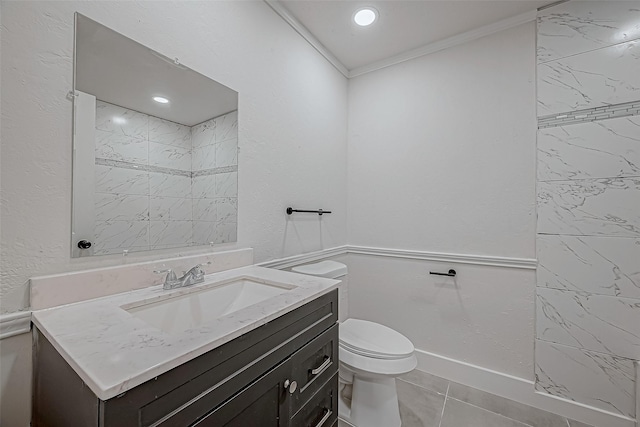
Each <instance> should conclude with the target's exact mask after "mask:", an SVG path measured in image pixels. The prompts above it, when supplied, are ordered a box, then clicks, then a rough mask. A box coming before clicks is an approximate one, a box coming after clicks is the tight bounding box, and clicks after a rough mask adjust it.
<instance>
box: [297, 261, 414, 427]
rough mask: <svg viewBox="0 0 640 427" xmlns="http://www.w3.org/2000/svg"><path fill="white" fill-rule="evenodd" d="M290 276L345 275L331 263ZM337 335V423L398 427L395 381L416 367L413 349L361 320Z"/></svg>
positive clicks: (405, 340)
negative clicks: (338, 375)
mask: <svg viewBox="0 0 640 427" xmlns="http://www.w3.org/2000/svg"><path fill="white" fill-rule="evenodd" d="M291 270H292V271H294V272H296V273H302V274H310V275H314V276H322V277H328V278H338V277H341V276H343V275H345V274H346V273H347V267H346V266H345V265H344V264H341V263H338V262H335V261H322V262H319V263H315V264H308V265H303V266H300V267H294V268H292V269H291ZM339 334H340V346H339V357H340V390H339V391H340V395H339V400H338V415H339V418H340V419H341V420H343V421H346V422H347V423H349V424H351V425H353V426H356V427H400V424H401V422H400V411H399V409H398V395H397V392H396V382H395V378H396V377H397V376H399V375H402V374H406V373H407V372H410V371H412V370H413V369H415V367H416V366H417V364H418V362H417V359H416V355H415V352H414V350H415V348H414V346H413V343H411V341H409V339H408V338H407V337H405V336H404V335H402V334H401V333H399V332H397V331H394V330H393V329H391V328H388V327H386V326H383V325H380V324H379V323H374V322H369V321H366V320H359V319H347V320H345V321H344V322H342V323H341V324H340V332H339Z"/></svg>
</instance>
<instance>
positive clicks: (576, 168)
mask: <svg viewBox="0 0 640 427" xmlns="http://www.w3.org/2000/svg"><path fill="white" fill-rule="evenodd" d="M632 176H635V177H638V176H640V116H634V117H626V118H620V119H611V120H603V121H598V122H591V123H582V124H576V125H571V126H561V127H554V128H546V129H540V130H539V131H538V180H539V181H552V180H567V179H586V178H611V177H632Z"/></svg>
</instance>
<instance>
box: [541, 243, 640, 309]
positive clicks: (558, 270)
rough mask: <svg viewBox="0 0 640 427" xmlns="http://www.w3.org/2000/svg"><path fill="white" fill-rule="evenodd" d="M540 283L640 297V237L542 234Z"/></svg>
mask: <svg viewBox="0 0 640 427" xmlns="http://www.w3.org/2000/svg"><path fill="white" fill-rule="evenodd" d="M536 247H537V252H538V269H537V271H536V277H537V285H538V286H540V287H547V288H554V289H561V290H572V291H584V292H589V293H591V294H596V295H610V296H618V297H625V298H639V299H640V263H639V262H638V260H640V238H619V237H593V236H558V235H543V234H541V235H538V238H537V240H536Z"/></svg>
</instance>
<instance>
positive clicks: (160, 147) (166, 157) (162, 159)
mask: <svg viewBox="0 0 640 427" xmlns="http://www.w3.org/2000/svg"><path fill="white" fill-rule="evenodd" d="M149 165H150V166H159V167H162V168H171V169H178V170H181V171H185V172H187V173H190V172H191V150H190V149H189V148H183V147H176V146H174V145H168V144H160V143H157V142H149Z"/></svg>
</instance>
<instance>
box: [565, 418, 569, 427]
mask: <svg viewBox="0 0 640 427" xmlns="http://www.w3.org/2000/svg"><path fill="white" fill-rule="evenodd" d="M564 420H565V422H566V423H567V427H571V424H569V419H568V418H565V419H564Z"/></svg>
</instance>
